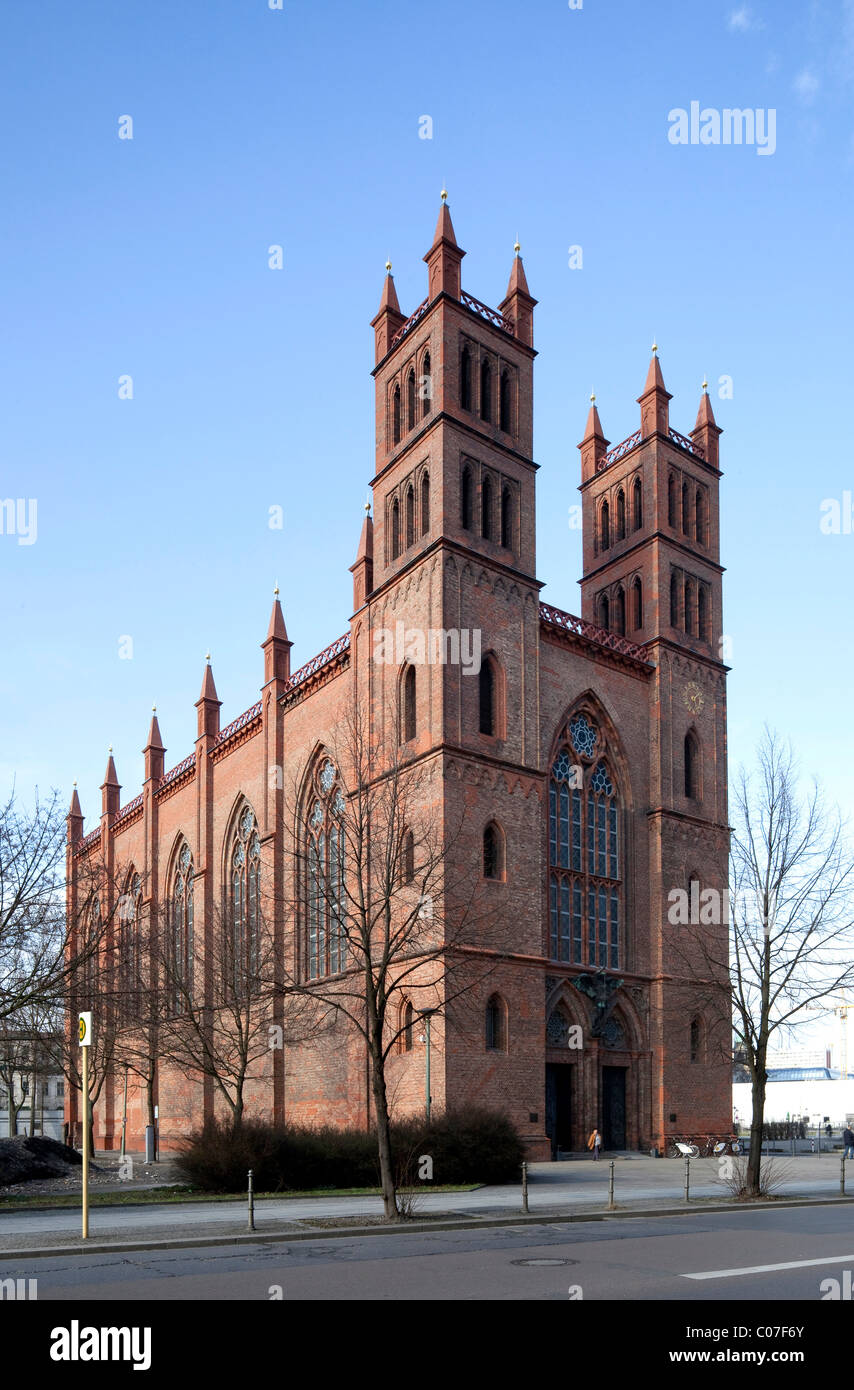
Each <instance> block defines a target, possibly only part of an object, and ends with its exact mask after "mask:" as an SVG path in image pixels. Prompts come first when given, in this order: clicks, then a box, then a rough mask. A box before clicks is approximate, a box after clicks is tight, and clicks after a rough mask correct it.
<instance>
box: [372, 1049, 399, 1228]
mask: <svg viewBox="0 0 854 1390" xmlns="http://www.w3.org/2000/svg"><path fill="white" fill-rule="evenodd" d="M371 1090H372V1091H373V1096H374V1110H375V1111H376V1117H377V1147H378V1151H379V1159H380V1186H381V1188H382V1194H383V1210H384V1214H385V1218H386V1221H397V1220H399V1218H400V1212H399V1211H398V1209H397V1190H396V1188H395V1182H394V1160H393V1158H392V1152H391V1124H390V1121H389V1113H388V1097H387V1095H386V1089H385V1068H384V1066H383V1060H382V1053H381V1051H380V1049H379V1048H378V1047H377V1046H376V1044H375V1043H374V1041H373V1039H372V1040H371Z"/></svg>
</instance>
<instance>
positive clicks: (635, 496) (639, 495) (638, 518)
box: [632, 478, 643, 531]
mask: <svg viewBox="0 0 854 1390" xmlns="http://www.w3.org/2000/svg"><path fill="white" fill-rule="evenodd" d="M632 526H633V527H634V529H635V530H636V531H639V530H640V528H641V527H642V526H643V489H642V488H641V480H640V478H635V480H634V483H633V484H632Z"/></svg>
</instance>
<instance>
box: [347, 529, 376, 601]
mask: <svg viewBox="0 0 854 1390" xmlns="http://www.w3.org/2000/svg"><path fill="white" fill-rule="evenodd" d="M350 573H351V574H352V576H353V612H354V613H358V611H359V609H360V608H361V607H362V605H363V604H364V603H365V602H366V601H367V600H368V599H369V598H370V595H371V591H372V589H373V587H374V523H373V521H372V520H371V504H370V502H369V501H368V502H366V503H365V519H364V521H363V522H362V534H361V536H360V537H359V550H358V553H357V555H356V560H355V563H354V564H352V565H351V566H350Z"/></svg>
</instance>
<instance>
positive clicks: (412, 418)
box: [406, 367, 417, 430]
mask: <svg viewBox="0 0 854 1390" xmlns="http://www.w3.org/2000/svg"><path fill="white" fill-rule="evenodd" d="M416 419H417V417H416V414H415V368H414V367H413V368H412V369H411V370H410V372H409V375H408V376H407V378H406V428H407V429H408V430H412V429H414V428H415V424H416Z"/></svg>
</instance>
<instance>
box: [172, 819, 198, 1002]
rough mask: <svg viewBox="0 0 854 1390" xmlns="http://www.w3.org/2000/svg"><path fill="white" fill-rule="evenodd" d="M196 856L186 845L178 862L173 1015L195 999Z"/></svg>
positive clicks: (174, 889)
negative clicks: (194, 911)
mask: <svg viewBox="0 0 854 1390" xmlns="http://www.w3.org/2000/svg"><path fill="white" fill-rule="evenodd" d="M193 878H194V869H193V856H192V854H191V853H190V846H189V845H188V844H187V843H186V842H185V843H184V844H183V845H182V846H181V848H180V850H179V852H178V856H177V858H176V860H175V868H174V870H173V874H172V890H171V894H170V905H171V913H170V922H169V941H168V951H169V955H168V970H167V980H166V985H167V991H168V996H169V998H168V1002H169V1006H170V1009H171V1011H172V1013H176V1014H177V1013H184V1012H186V1010H187V1009H188V1008H189V1007H190V1005H191V1003H192V999H193Z"/></svg>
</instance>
